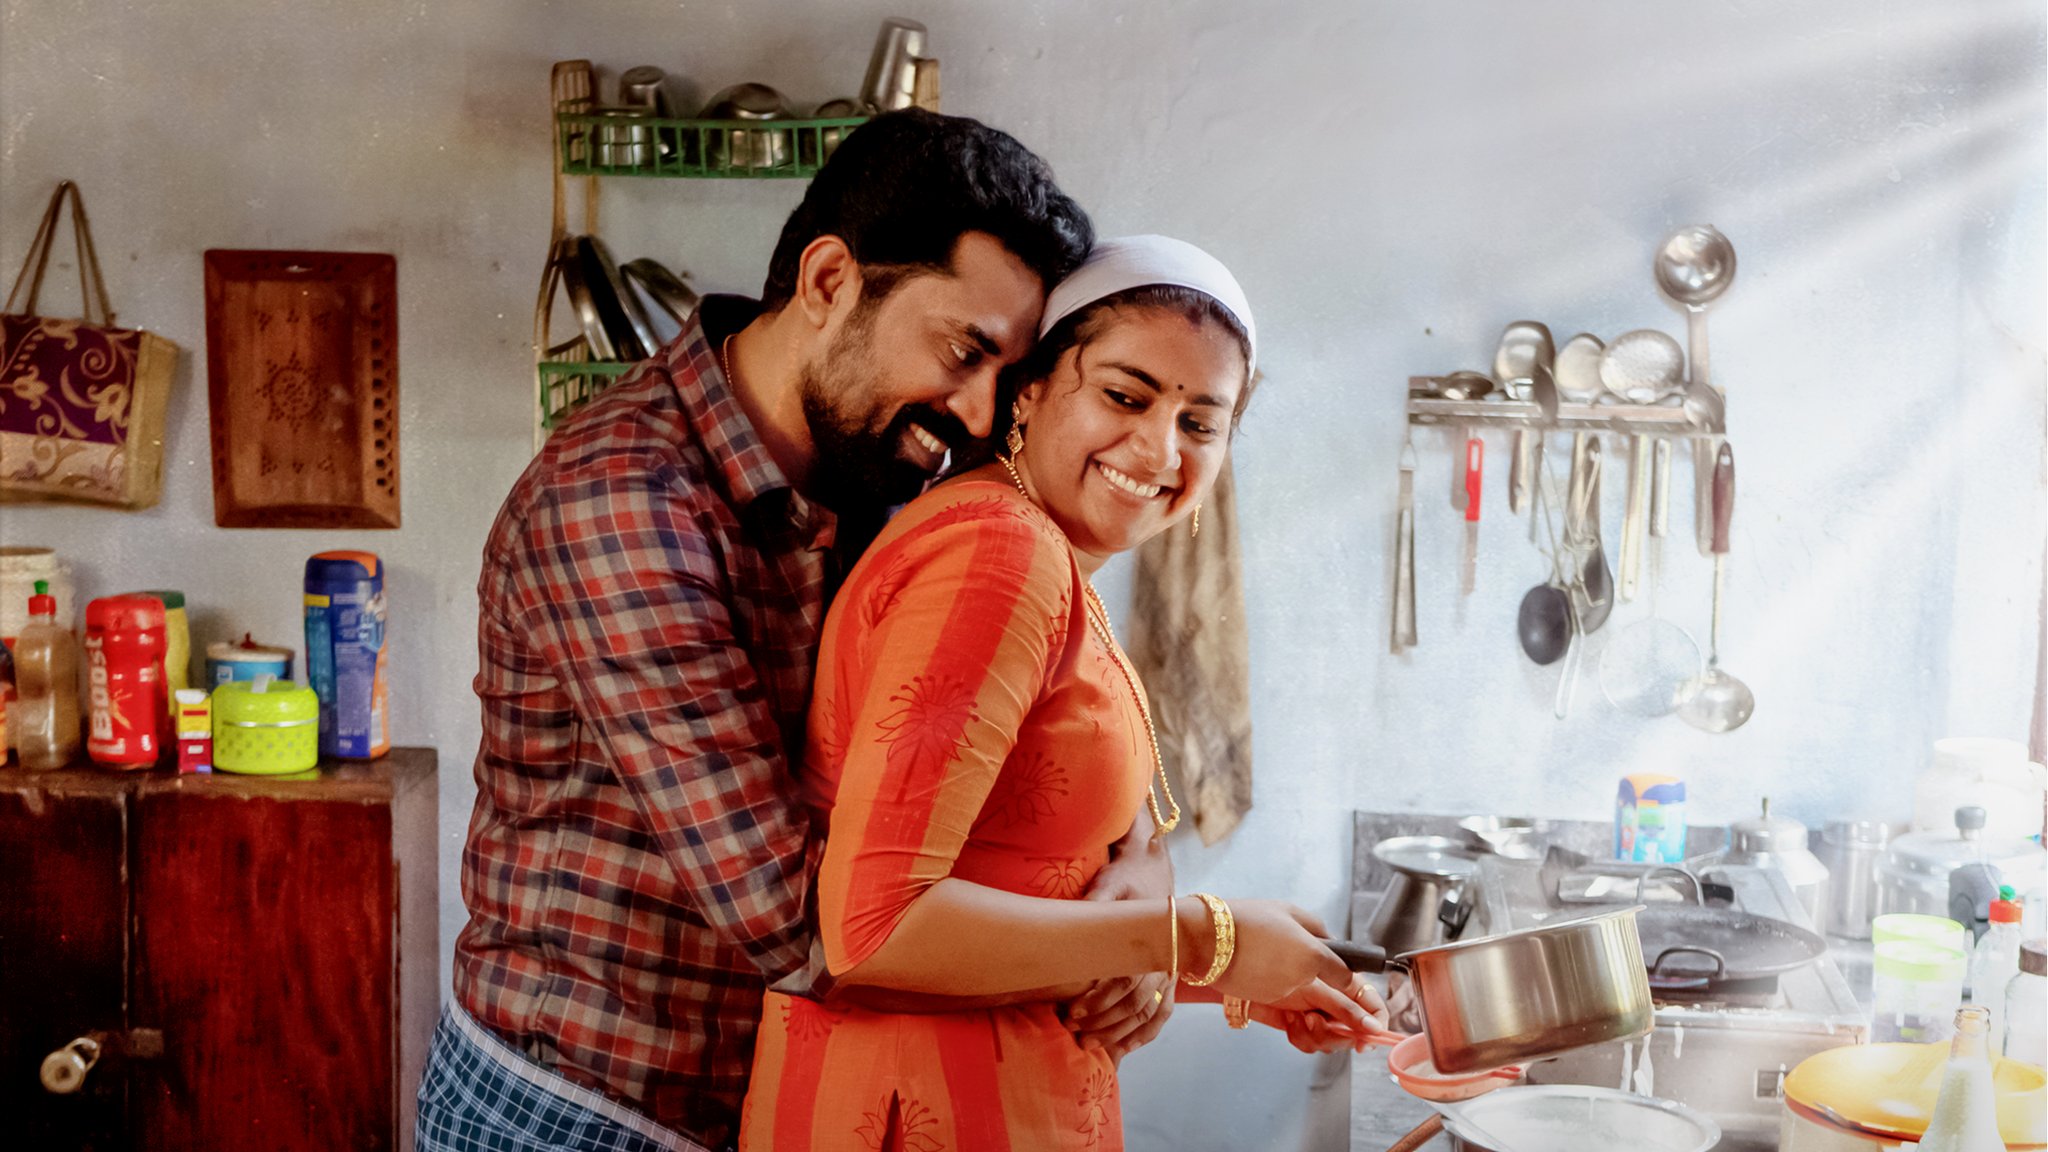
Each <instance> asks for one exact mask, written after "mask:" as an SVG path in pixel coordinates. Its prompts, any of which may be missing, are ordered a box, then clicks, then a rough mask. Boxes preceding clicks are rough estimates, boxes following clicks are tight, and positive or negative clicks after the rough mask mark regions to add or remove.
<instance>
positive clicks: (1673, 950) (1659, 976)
mask: <svg viewBox="0 0 2048 1152" xmlns="http://www.w3.org/2000/svg"><path fill="white" fill-rule="evenodd" d="M1688 953H1690V954H1691V955H1694V956H1705V957H1707V958H1708V959H1711V960H1712V961H1713V962H1714V970H1713V972H1711V973H1709V974H1708V975H1705V976H1666V975H1665V974H1664V961H1666V960H1668V959H1670V958H1671V957H1673V956H1682V955H1685V954H1688ZM1727 974H1728V961H1727V959H1726V958H1725V957H1723V956H1722V955H1721V954H1720V953H1719V952H1716V951H1714V950H1713V949H1712V948H1701V947H1698V946H1696V945H1692V944H1674V945H1672V946H1671V947H1669V948H1666V949H1665V950H1663V951H1662V952H1659V953H1657V958H1656V959H1655V960H1653V961H1651V962H1650V985H1651V987H1653V988H1665V989H1672V990H1678V989H1686V988H1705V987H1706V986H1707V985H1709V984H1711V983H1713V982H1714V981H1716V980H1719V979H1721V978H1722V977H1724V976H1726V975H1727Z"/></svg>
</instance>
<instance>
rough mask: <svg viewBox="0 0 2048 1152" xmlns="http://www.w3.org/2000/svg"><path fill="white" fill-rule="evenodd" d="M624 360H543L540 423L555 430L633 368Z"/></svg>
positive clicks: (547, 428) (541, 366) (550, 430)
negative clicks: (556, 426) (569, 416)
mask: <svg viewBox="0 0 2048 1152" xmlns="http://www.w3.org/2000/svg"><path fill="white" fill-rule="evenodd" d="M633 368H634V365H633V364H629V363H626V362H624V361H620V360H543V361H541V362H540V426H541V428H543V429H544V430H546V431H549V432H552V431H554V430H555V425H557V424H560V423H561V422H562V420H563V419H564V418H566V417H567V416H568V415H569V414H570V413H571V412H574V411H575V410H576V409H578V408H581V407H583V406H584V405H585V404H588V403H590V402H591V401H592V400H594V399H596V398H597V394H598V393H600V392H602V391H604V390H605V389H607V388H609V387H611V386H612V385H613V384H615V383H617V382H618V379H619V377H621V376H624V375H625V374H626V373H628V372H630V371H632V370H633Z"/></svg>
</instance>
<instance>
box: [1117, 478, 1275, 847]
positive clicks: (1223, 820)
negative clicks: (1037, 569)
mask: <svg viewBox="0 0 2048 1152" xmlns="http://www.w3.org/2000/svg"><path fill="white" fill-rule="evenodd" d="M1233 488H1234V485H1233V484H1232V482H1231V475H1230V464H1229V462H1228V461H1226V462H1225V463H1224V465H1223V471H1222V472H1220V473H1218V474H1217V477H1216V486H1215V488H1214V490H1212V491H1211V492H1210V494H1209V497H1208V498H1207V499H1206V500H1204V501H1203V502H1202V531H1201V534H1200V535H1194V534H1191V533H1190V532H1189V531H1188V526H1187V525H1186V524H1180V525H1176V526H1175V527H1174V528H1173V529H1172V530H1171V531H1167V532H1162V533H1160V534H1159V535H1157V536H1154V537H1153V538H1152V539H1150V540H1148V541H1146V542H1145V543H1144V544H1143V545H1141V546H1140V547H1139V548H1138V559H1137V570H1136V573H1135V575H1134V576H1133V578H1132V592H1131V630H1130V635H1131V649H1130V651H1131V661H1132V663H1133V664H1135V665H1136V666H1137V669H1138V674H1139V675H1140V676H1141V677H1142V678H1143V680H1144V683H1145V688H1146V692H1147V694H1148V695H1149V696H1150V697H1151V699H1152V717H1153V725H1154V727H1155V728H1156V729H1157V730H1158V735H1159V754H1160V757H1161V759H1163V760H1164V761H1165V763H1166V769H1167V771H1168V772H1169V773H1172V774H1173V775H1175V776H1177V777H1178V778H1179V780H1180V788H1181V795H1183V796H1186V797H1189V798H1190V803H1189V807H1190V808H1191V810H1192V811H1193V813H1194V819H1195V830H1196V831H1197V832H1199V833H1201V836H1202V843H1203V844H1215V843H1216V842H1217V841H1219V840H1221V839H1223V838H1224V837H1225V836H1228V835H1230V831H1231V829H1233V828H1235V827H1237V822H1238V821H1239V820H1241V819H1243V818H1244V814H1245V813H1246V812H1248V811H1250V810H1251V806H1252V706H1251V651H1250V648H1251V640H1250V637H1249V635H1248V633H1247V632H1246V628H1245V618H1244V566H1243V564H1242V563H1241V562H1240V560H1239V558H1238V547H1237V501H1236V497H1235V494H1234V493H1233V491H1232V489H1233Z"/></svg>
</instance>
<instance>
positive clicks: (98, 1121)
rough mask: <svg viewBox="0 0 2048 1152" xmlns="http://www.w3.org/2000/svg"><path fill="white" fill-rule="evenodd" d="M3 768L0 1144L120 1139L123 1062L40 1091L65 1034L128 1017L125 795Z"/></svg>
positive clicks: (95, 1144)
mask: <svg viewBox="0 0 2048 1152" xmlns="http://www.w3.org/2000/svg"><path fill="white" fill-rule="evenodd" d="M0 775H4V777H5V781H4V783H0V1125H4V1127H5V1131H6V1136H5V1137H4V1138H0V1143H5V1144H7V1145H9V1146H11V1147H15V1148H50V1149H80V1150H91V1152H113V1150H115V1149H123V1148H126V1146H127V1131H128V1127H127V1093H128V1085H127V1083H126V1081H125V1079H124V1078H123V1075H122V1072H123V1069H122V1067H121V1061H120V1060H118V1059H109V1060H107V1061H106V1062H104V1063H102V1064H100V1065H98V1066H97V1067H95V1068H94V1069H93V1070H92V1071H91V1072H89V1073H87V1074H86V1078H85V1083H84V1084H83V1086H81V1087H80V1088H79V1089H78V1091H76V1092H73V1093H71V1094H69V1095H63V1096H58V1095H53V1094H51V1093H49V1092H46V1091H44V1090H43V1087H42V1083H41V1080H40V1077H39V1073H40V1070H41V1067H42V1063H43V1058H44V1057H45V1056H48V1055H49V1054H50V1053H51V1052H53V1051H55V1050H56V1049H58V1048H61V1047H63V1046H64V1045H65V1044H67V1043H69V1042H70V1041H72V1040H73V1039H75V1038H77V1037H80V1036H83V1035H85V1034H87V1033H89V1032H102V1033H116V1034H118V1033H120V1032H122V1031H123V1030H124V1029H125V1028H126V1027H127V1021H126V1019H125V1018H124V1016H123V1013H122V1003H123V1001H124V1000H125V999H126V997H125V996H124V992H125V984H124V980H125V977H126V973H127V968H128V955H127V948H126V943H127V931H126V920H127V913H128V893H127V876H126V864H127V845H126V838H127V831H126V829H127V825H126V811H127V807H126V800H125V798H124V797H123V795H122V792H121V789H120V787H119V785H118V783H109V784H107V785H106V786H98V785H96V784H95V783H87V784H85V785H83V786H82V790H81V791H59V790H54V789H52V788H49V787H45V786H43V784H42V783H40V782H38V781H37V780H36V778H35V776H33V775H31V774H25V773H19V772H5V773H0ZM17 1140H18V1141H20V1142H19V1143H17Z"/></svg>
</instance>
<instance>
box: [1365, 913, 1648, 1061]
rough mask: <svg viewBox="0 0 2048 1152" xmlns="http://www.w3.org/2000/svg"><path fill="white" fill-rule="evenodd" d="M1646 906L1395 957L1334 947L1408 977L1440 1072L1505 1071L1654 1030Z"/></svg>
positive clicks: (1373, 967)
mask: <svg viewBox="0 0 2048 1152" xmlns="http://www.w3.org/2000/svg"><path fill="white" fill-rule="evenodd" d="M1640 911H1642V906H1641V905H1636V906H1634V907H1628V908H1615V909H1610V910H1607V911H1604V912H1597V913H1594V914H1592V915H1590V916H1578V917H1573V918H1571V919H1568V920H1556V921H1552V922H1550V923H1547V924H1540V925H1538V926H1536V927H1534V928H1525V929H1522V930H1520V931H1516V932H1506V933H1502V934H1501V935H1498V936H1484V937H1481V938H1479V939H1476V940H1461V941H1459V942H1457V943H1455V944H1445V945H1442V946H1440V947H1436V948H1424V949H1422V950H1420V951H1417V952H1409V953H1406V954H1404V955H1400V956H1396V957H1394V958H1392V959H1389V958H1388V956H1387V953H1386V951H1385V950H1384V949H1381V948H1378V947H1375V946H1373V945H1369V944H1344V943H1334V944H1332V945H1331V950H1332V951H1334V952H1336V953H1337V954H1338V955H1339V956H1341V957H1343V959H1344V962H1345V963H1346V964H1347V965H1349V966H1350V967H1351V968H1352V969H1353V970H1354V971H1360V972H1383V971H1385V970H1386V969H1387V968H1389V967H1396V968H1401V969H1405V970H1406V971H1407V972H1408V978H1409V980H1410V981H1411V982H1412V983H1413V984H1414V986H1415V995H1416V1000H1417V1002H1418V1003H1420V1004H1421V1005H1422V1016H1423V1021H1424V1023H1425V1025H1426V1030H1427V1031H1428V1033H1429V1053H1430V1059H1431V1061H1432V1062H1433V1063H1434V1064H1435V1065H1436V1067H1437V1069H1438V1070H1439V1071H1441V1072H1447V1073H1457V1072H1471V1071H1474V1070H1477V1069H1481V1068H1498V1067H1500V1066H1501V1065H1503V1064H1518V1063H1521V1062H1523V1061H1525V1060H1533V1059H1537V1058H1540V1057H1544V1056H1555V1055H1557V1054H1559V1053H1562V1052H1568V1051H1571V1050H1572V1049H1575V1048H1584V1047H1588V1046H1590V1045H1594V1044H1604V1043H1607V1042H1608V1041H1610V1040H1632V1039H1634V1038H1636V1037H1638V1036H1643V1035H1647V1034H1648V1033H1649V1031H1650V1017H1651V1004H1650V982H1649V977H1648V973H1647V971H1646V970H1645V969H1644V967H1643V947H1642V941H1641V939H1640V937H1639V936H1638V935H1637V933H1636V913H1637V912H1640Z"/></svg>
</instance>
